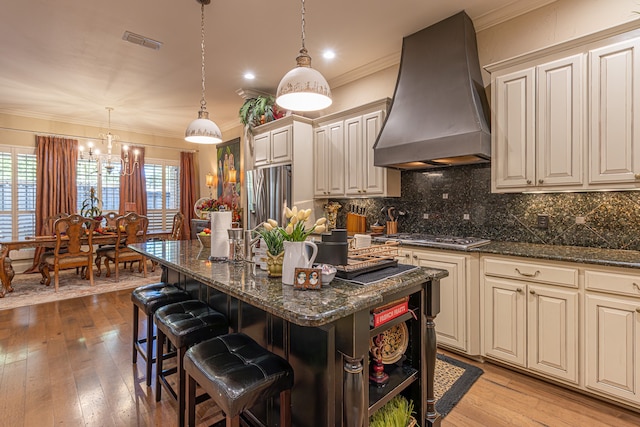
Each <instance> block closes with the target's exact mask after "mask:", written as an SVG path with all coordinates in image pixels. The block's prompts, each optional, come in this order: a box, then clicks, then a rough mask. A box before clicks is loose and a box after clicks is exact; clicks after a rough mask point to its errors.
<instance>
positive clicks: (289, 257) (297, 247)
mask: <svg viewBox="0 0 640 427" xmlns="http://www.w3.org/2000/svg"><path fill="white" fill-rule="evenodd" d="M307 246H309V247H311V248H312V250H313V253H312V254H311V256H309V254H308V252H307ZM316 255H318V246H317V245H316V244H315V243H313V242H311V241H309V240H305V241H304V242H289V241H285V242H284V259H283V260H282V283H284V284H285V285H293V282H294V280H295V270H296V268H311V267H312V266H313V261H315V259H316Z"/></svg>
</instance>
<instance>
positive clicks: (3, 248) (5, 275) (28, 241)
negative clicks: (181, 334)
mask: <svg viewBox="0 0 640 427" xmlns="http://www.w3.org/2000/svg"><path fill="white" fill-rule="evenodd" d="M170 235H171V232H170V231H151V232H148V233H147V234H146V240H147V241H148V240H166V239H167V238H168V237H169V236H170ZM84 239H85V240H86V241H88V236H87V237H84ZM117 241H118V233H117V232H104V233H98V232H94V234H93V236H92V244H93V245H94V246H101V245H114V244H116V242H117ZM55 246H56V236H55V235H47V236H26V237H25V238H24V239H18V240H0V281H1V282H2V287H1V288H0V298H4V297H5V295H6V294H7V293H10V292H13V287H12V286H11V282H12V280H13V277H14V275H15V271H14V270H13V266H12V263H11V258H10V257H9V253H10V252H11V251H14V250H23V249H33V248H55Z"/></svg>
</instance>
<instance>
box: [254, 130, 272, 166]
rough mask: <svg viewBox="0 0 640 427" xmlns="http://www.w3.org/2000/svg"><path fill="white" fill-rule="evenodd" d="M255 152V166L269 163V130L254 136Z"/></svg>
mask: <svg viewBox="0 0 640 427" xmlns="http://www.w3.org/2000/svg"><path fill="white" fill-rule="evenodd" d="M253 152H254V155H255V166H265V165H267V164H269V158H270V157H271V147H270V144H269V132H265V133H263V134H261V135H255V136H254V137H253Z"/></svg>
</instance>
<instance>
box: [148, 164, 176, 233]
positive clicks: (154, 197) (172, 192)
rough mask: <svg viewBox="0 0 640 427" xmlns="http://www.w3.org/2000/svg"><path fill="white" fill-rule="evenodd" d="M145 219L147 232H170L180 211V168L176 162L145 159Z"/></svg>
mask: <svg viewBox="0 0 640 427" xmlns="http://www.w3.org/2000/svg"><path fill="white" fill-rule="evenodd" d="M144 174H145V179H146V182H147V217H148V218H149V231H171V226H172V224H173V217H174V215H175V214H176V213H178V212H179V211H180V168H179V166H178V162H177V161H172V160H159V159H146V160H145V165H144Z"/></svg>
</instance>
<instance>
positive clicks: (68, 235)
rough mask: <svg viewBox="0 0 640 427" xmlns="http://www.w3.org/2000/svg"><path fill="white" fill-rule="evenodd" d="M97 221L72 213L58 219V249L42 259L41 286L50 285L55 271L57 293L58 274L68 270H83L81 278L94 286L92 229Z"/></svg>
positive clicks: (56, 229)
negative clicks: (42, 284)
mask: <svg viewBox="0 0 640 427" xmlns="http://www.w3.org/2000/svg"><path fill="white" fill-rule="evenodd" d="M95 225H96V222H95V221H94V220H92V219H90V218H85V217H83V216H81V215H77V214H73V215H69V216H67V217H61V218H58V219H57V220H56V221H55V222H54V224H53V230H54V233H55V236H56V246H55V248H54V250H53V253H51V254H48V255H45V256H43V257H42V259H41V260H42V262H41V269H40V273H41V274H42V280H41V281H40V282H41V283H44V284H45V285H46V286H49V284H50V283H51V274H50V271H51V270H53V275H54V283H55V291H56V292H58V285H59V272H60V270H63V269H67V268H81V271H82V273H81V274H82V276H83V278H85V279H87V278H88V279H89V283H90V284H91V286H93V268H92V264H93V230H94V228H95ZM83 247H84V248H83Z"/></svg>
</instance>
